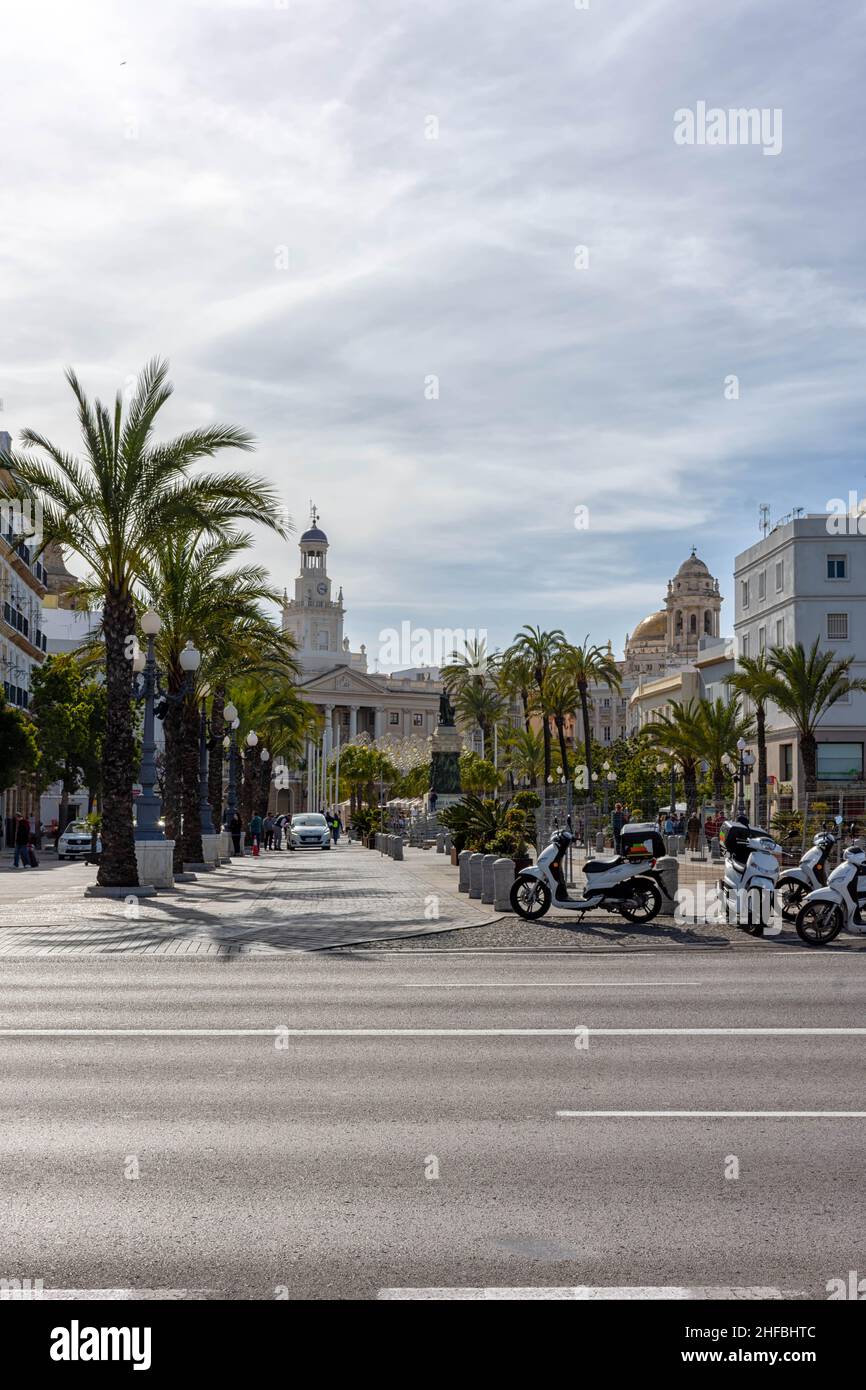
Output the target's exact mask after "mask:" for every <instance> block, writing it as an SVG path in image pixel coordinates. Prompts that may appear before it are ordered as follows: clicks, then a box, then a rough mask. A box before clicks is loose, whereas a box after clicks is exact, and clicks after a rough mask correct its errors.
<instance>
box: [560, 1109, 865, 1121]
mask: <svg viewBox="0 0 866 1390" xmlns="http://www.w3.org/2000/svg"><path fill="white" fill-rule="evenodd" d="M556 1117H557V1119H559V1120H866V1110H557V1112H556Z"/></svg>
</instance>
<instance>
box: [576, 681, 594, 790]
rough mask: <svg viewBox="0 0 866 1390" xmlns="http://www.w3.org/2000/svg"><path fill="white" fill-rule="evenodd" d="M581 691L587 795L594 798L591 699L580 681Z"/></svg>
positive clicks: (583, 683) (579, 687) (584, 685)
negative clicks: (590, 723)
mask: <svg viewBox="0 0 866 1390" xmlns="http://www.w3.org/2000/svg"><path fill="white" fill-rule="evenodd" d="M577 688H578V690H579V691H580V713H581V718H582V719H583V761H584V765H585V767H586V794H587V796H589V797H591V796H592V734H591V733H590V728H589V699H588V697H587V692H586V684H585V682H583V681H580V683H579V684H578V687H577Z"/></svg>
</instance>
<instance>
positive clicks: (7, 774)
mask: <svg viewBox="0 0 866 1390" xmlns="http://www.w3.org/2000/svg"><path fill="white" fill-rule="evenodd" d="M38 762H39V749H38V746H37V743H36V730H35V729H34V726H33V720H32V719H29V718H28V717H27V715H26V714H23V713H22V712H21V710H18V709H15V707H14V705H10V704H7V702H6V696H5V695H4V693H3V691H2V690H0V792H5V791H7V790H8V789H9V787H14V785H15V783H16V782H17V781H18V778H19V777H20V776H21V775H22V773H28V772H33V771H35V769H36V766H37V764H38Z"/></svg>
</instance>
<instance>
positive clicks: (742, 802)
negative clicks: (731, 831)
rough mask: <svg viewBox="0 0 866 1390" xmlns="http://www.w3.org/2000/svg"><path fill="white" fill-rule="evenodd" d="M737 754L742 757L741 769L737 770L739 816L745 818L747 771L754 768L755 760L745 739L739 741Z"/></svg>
mask: <svg viewBox="0 0 866 1390" xmlns="http://www.w3.org/2000/svg"><path fill="white" fill-rule="evenodd" d="M737 752H738V753H739V755H740V761H739V767H738V768H737V783H738V795H737V815H739V816H744V815H745V814H746V769H747V768H750V767H751V766H752V764H753V763H754V761H755V759H754V757H753V755H752V754H751V753H749V752H748V751H747V749H746V740H745V739H744V738H738V739H737Z"/></svg>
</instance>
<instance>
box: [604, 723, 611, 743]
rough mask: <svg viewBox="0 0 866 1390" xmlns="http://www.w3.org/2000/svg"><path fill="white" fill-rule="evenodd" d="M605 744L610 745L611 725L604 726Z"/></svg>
mask: <svg viewBox="0 0 866 1390" xmlns="http://www.w3.org/2000/svg"><path fill="white" fill-rule="evenodd" d="M604 742H605V743H610V725H609V724H605V726H604Z"/></svg>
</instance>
